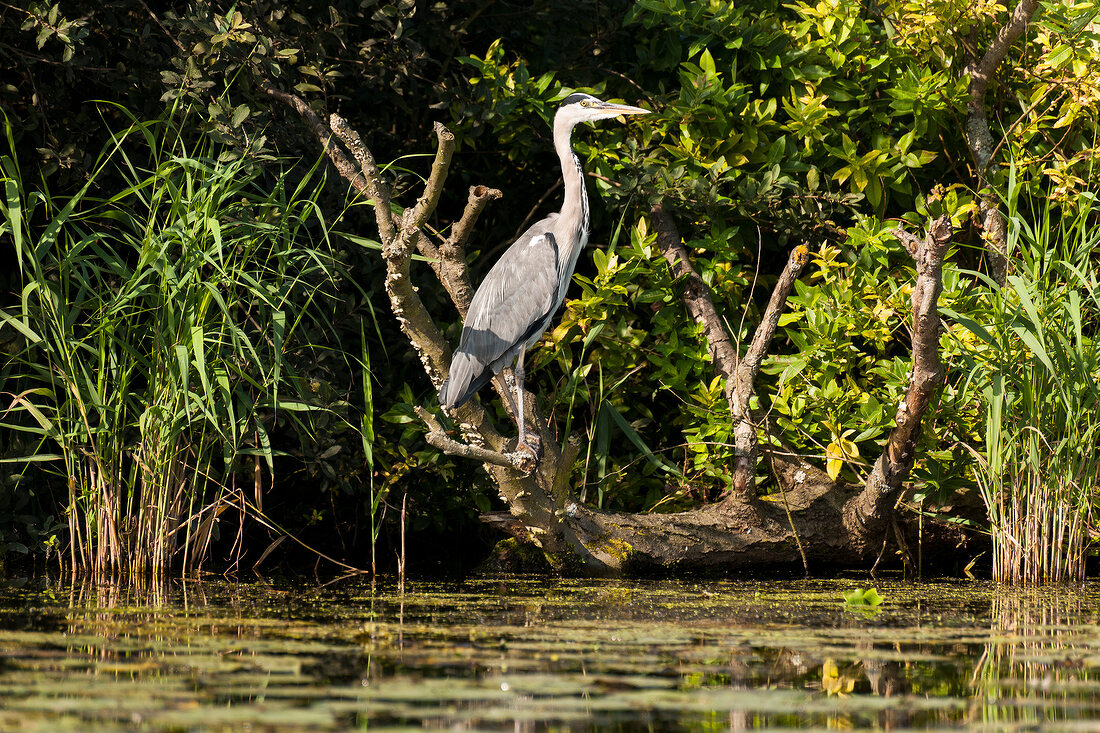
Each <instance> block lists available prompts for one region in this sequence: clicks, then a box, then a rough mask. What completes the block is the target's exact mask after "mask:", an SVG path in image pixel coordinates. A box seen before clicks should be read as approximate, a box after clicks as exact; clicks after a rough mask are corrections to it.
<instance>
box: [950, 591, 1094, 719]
mask: <svg viewBox="0 0 1100 733" xmlns="http://www.w3.org/2000/svg"><path fill="white" fill-rule="evenodd" d="M1093 610H1094V609H1093V608H1092V606H1091V605H1090V604H1088V603H1087V599H1086V598H1085V597H1084V596H1083V595H1082V594H1081V593H1080V592H1075V591H1073V590H1070V589H1056V588H1049V587H1048V588H1043V589H1034V590H1030V591H1013V592H1002V593H996V594H994V596H993V627H992V631H993V636H992V637H991V638H990V640H989V642H987V643H986V645H985V650H984V651H983V652H982V655H981V657H980V658H979V659H978V662H977V664H976V665H975V667H974V674H973V676H972V677H971V680H970V687H971V690H972V695H971V704H970V708H969V711H968V718H969V720H970V721H972V722H1012V723H1036V722H1042V721H1044V720H1049V719H1050V718H1052V717H1056V718H1057V719H1064V718H1065V717H1066V716H1067V713H1069V714H1070V715H1072V712H1071V711H1073V710H1074V709H1075V708H1076V707H1077V703H1079V702H1080V699H1081V697H1080V696H1081V689H1082V683H1085V682H1095V681H1096V680H1097V679H1098V678H1100V676H1098V675H1097V674H1096V673H1095V672H1091V671H1089V670H1088V669H1086V667H1085V663H1084V662H1085V659H1086V658H1087V657H1088V656H1089V654H1090V653H1091V645H1090V641H1089V637H1088V636H1086V635H1085V634H1086V633H1088V631H1087V630H1088V629H1089V628H1090V626H1091V623H1095V620H1096V619H1095V614H1094V613H1092V611H1093ZM1083 629H1084V630H1086V631H1083ZM1054 710H1057V711H1058V712H1057V713H1056V714H1054V715H1052V713H1051V711H1054Z"/></svg>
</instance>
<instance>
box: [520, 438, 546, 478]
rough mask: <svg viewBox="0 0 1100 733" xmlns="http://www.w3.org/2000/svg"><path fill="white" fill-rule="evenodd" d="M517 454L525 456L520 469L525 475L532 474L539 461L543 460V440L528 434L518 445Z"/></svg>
mask: <svg viewBox="0 0 1100 733" xmlns="http://www.w3.org/2000/svg"><path fill="white" fill-rule="evenodd" d="M516 453H523V454H524V457H523V463H522V464H521V465H520V468H521V469H522V470H523V471H524V472H525V473H531V472H532V471H534V470H535V466H537V465H538V462H539V459H540V458H542V440H540V439H539V436H538V435H532V434H531V433H527V434H526V435H524V436H523V440H522V441H519V442H517V443H516Z"/></svg>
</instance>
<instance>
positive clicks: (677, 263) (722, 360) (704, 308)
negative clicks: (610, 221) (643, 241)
mask: <svg viewBox="0 0 1100 733" xmlns="http://www.w3.org/2000/svg"><path fill="white" fill-rule="evenodd" d="M650 220H651V221H652V222H653V226H654V228H655V229H656V230H657V247H658V248H660V250H661V254H663V255H664V257H665V259H666V260H667V261H668V267H669V269H670V270H671V271H672V277H673V279H674V280H682V281H683V283H684V292H683V296H682V297H683V300H684V305H685V306H686V307H687V310H688V314H689V315H690V316H691V318H692V320H694V321H695V322H696V323H698V324H700V325H702V326H703V333H704V335H705V336H706V337H707V350H708V351H709V352H710V358H711V361H712V362H713V363H714V368H715V369H716V370H717V371H718V373H719V374H721V375H722V376H723V377H725V379H726V398H727V399H729V397H730V390H732V388H733V387H732V385H733V377H734V374H735V373H736V371H737V363H738V361H739V360H738V358H737V349H735V348H734V347H733V342H731V341H730V336H729V333H728V332H727V331H726V327H725V325H724V324H723V323H722V317H721V316H719V315H718V310H717V309H716V308H715V307H714V301H713V300H712V299H711V297H710V288H708V287H707V284H706V283H705V282H703V278H701V277H699V273H697V272H696V271H695V268H694V267H692V264H691V259H690V258H689V257H688V253H687V250H686V249H685V248H684V245H683V242H682V241H681V240H680V231H679V229H677V228H676V222H675V221H673V219H672V216H671V215H670V214H669V213H668V212H667V211H665V209H664V206H662V205H661V204H656V205H654V206H653V208H652V209H651V210H650Z"/></svg>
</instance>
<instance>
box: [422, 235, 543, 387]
mask: <svg viewBox="0 0 1100 733" xmlns="http://www.w3.org/2000/svg"><path fill="white" fill-rule="evenodd" d="M551 221H552V219H550V218H548V219H543V220H542V221H540V222H538V223H536V224H535V225H533V226H532V227H531V228H530V229H528V230H527V231H526V232H524V233H523V235H521V236H520V238H519V239H517V240H516V241H515V242H513V243H512V245H511V246H510V247H509V248H508V249H507V250H506V251H505V252H504V254H503V255H502V256H501V258H500V259H499V260H497V262H496V264H495V265H493V267H492V269H491V270H489V273H488V274H487V275H486V276H485V279H484V280H482V281H481V285H479V286H478V289H477V292H476V293H474V297H473V299H472V300H471V301H470V310H469V311H468V312H467V314H466V322H465V323H464V324H463V326H462V336H461V338H460V339H459V342H458V349H457V350H456V351H455V353H454V357H453V358H452V360H451V369H450V374H449V375H448V377H447V381H446V382H445V383H444V384H443V387H442V389H441V390H440V402H442V403H443V404H445V405H447V406H448V407H455V406H457V405H461V404H463V403H464V402H465V401H466V400H468V399H469V398H470V397H471V396H472V395H473V394H474V392H476V391H477V390H478V389H480V388H481V387H482V386H483V385H484V384H485V383H487V382H488V381H489V380H490V379H492V377H493V374H495V373H496V372H497V371H499V370H500V368H501V366H503V364H500V363H497V362H500V361H506V360H507V359H510V358H512V357H514V356H515V354H517V353H518V352H519V350H520V349H523V348H525V347H526V342H528V341H530V340H531V339H534V338H538V336H540V335H541V334H542V331H543V329H545V328H546V324H547V323H548V322H549V319H550V316H551V315H553V310H554V306H555V305H556V302H557V300H556V296H557V291H558V278H559V274H558V273H559V270H560V268H561V263H560V261H559V256H558V246H557V241H556V240H555V238H554V235H553V234H552V233H551V232H550V231H549V224H550V223H551Z"/></svg>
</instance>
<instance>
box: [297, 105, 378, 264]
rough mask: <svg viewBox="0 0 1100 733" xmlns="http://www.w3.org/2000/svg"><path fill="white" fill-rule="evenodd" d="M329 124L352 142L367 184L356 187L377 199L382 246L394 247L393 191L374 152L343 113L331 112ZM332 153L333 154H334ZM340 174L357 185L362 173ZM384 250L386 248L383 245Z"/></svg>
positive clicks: (376, 208) (356, 158) (375, 208)
mask: <svg viewBox="0 0 1100 733" xmlns="http://www.w3.org/2000/svg"><path fill="white" fill-rule="evenodd" d="M306 109H309V107H306ZM310 112H312V110H310ZM329 124H331V125H332V131H333V132H334V133H335V134H336V136H337V137H339V138H340V139H341V140H343V141H344V145H347V146H348V150H350V151H351V154H352V155H354V156H355V160H357V161H358V162H359V169H360V170H361V171H362V175H363V177H364V185H363V187H362V188H360V187H359V186H356V188H357V189H358V190H360V191H364V190H365V191H366V193H367V195H368V196H369V197H370V199H371V201H372V202H373V203H374V218H375V221H376V222H377V223H378V238H379V239H380V240H382V247H383V248H385V247H392V246H393V243H394V239H395V238H396V237H397V231H396V230H395V229H394V223H393V212H392V211H391V210H390V192H389V189H388V188H387V186H386V184H385V183H383V181H382V174H381V173H379V172H378V166H377V165H376V164H375V162H374V155H372V154H371V151H370V149H368V148H367V146H366V145H364V144H363V140H362V139H361V138H360V137H359V133H358V132H356V131H355V130H353V129H352V128H351V126H350V125H348V123H347V122H346V121H345V120H344V118H343V117H341V116H340V115H338V114H332V115H329ZM329 157H331V154H330V156H329ZM340 174H341V175H342V176H344V178H345V179H347V180H348V181H349V182H350V183H351V184H352V185H353V186H354V185H356V183H355V179H356V178H358V177H359V176H354V177H353V178H348V175H347V173H346V172H345V171H343V170H341V171H340ZM383 251H385V250H384V249H383Z"/></svg>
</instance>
